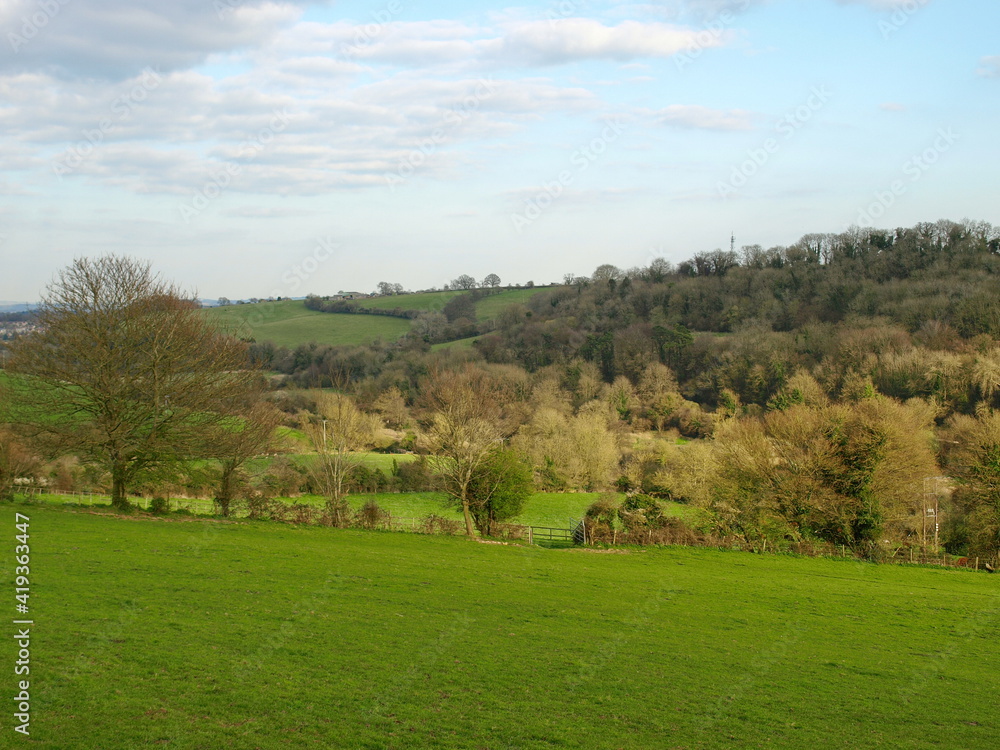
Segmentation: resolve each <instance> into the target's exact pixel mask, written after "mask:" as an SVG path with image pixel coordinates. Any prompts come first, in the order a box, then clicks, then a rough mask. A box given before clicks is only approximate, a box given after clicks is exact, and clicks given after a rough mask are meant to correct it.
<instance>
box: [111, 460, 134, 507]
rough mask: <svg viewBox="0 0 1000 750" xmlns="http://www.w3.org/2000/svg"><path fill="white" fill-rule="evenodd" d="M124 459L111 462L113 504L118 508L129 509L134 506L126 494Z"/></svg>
mask: <svg viewBox="0 0 1000 750" xmlns="http://www.w3.org/2000/svg"><path fill="white" fill-rule="evenodd" d="M125 476H126V471H125V465H124V461H122V460H116V461H113V462H112V464H111V506H112V507H113V508H115V509H117V510H128V509H129V508H131V507H132V505H131V503H129V501H128V497H127V496H126V494H125Z"/></svg>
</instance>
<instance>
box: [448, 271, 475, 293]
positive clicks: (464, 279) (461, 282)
mask: <svg viewBox="0 0 1000 750" xmlns="http://www.w3.org/2000/svg"><path fill="white" fill-rule="evenodd" d="M451 288H452V289H465V290H469V289H475V288H476V280H475V279H474V278H473V277H472V276H469V274H467V273H463V274H462V275H461V276H459V277H458V278H457V279H453V280H452V282H451Z"/></svg>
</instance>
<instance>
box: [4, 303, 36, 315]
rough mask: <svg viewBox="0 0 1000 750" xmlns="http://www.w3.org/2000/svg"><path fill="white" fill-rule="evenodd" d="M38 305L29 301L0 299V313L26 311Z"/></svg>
mask: <svg viewBox="0 0 1000 750" xmlns="http://www.w3.org/2000/svg"><path fill="white" fill-rule="evenodd" d="M36 307H38V305H37V304H31V303H29V302H5V301H0V313H15V312H27V311H28V310H33V309H35V308H36Z"/></svg>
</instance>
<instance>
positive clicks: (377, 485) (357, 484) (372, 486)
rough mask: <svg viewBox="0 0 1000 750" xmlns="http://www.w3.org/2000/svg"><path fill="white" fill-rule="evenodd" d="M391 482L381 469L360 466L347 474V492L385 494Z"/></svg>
mask: <svg viewBox="0 0 1000 750" xmlns="http://www.w3.org/2000/svg"><path fill="white" fill-rule="evenodd" d="M388 484H389V481H388V480H387V479H386V476H385V474H383V473H382V470H381V469H377V468H372V467H369V466H365V465H364V464H358V465H357V466H354V467H352V468H351V470H350V471H348V472H347V491H348V492H355V493H358V494H375V493H378V492H383V491H384V490H385V488H386V486H387V485H388Z"/></svg>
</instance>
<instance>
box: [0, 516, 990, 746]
mask: <svg viewBox="0 0 1000 750" xmlns="http://www.w3.org/2000/svg"><path fill="white" fill-rule="evenodd" d="M3 508H4V509H3V512H4V514H5V515H6V516H7V521H8V523H9V525H10V526H11V527H12V528H13V524H14V520H15V515H14V514H15V512H18V511H19V512H23V513H25V514H26V515H28V516H29V517H30V547H31V586H32V588H31V598H30V612H29V615H30V619H31V620H32V621H33V623H34V624H33V625H32V626H31V627H32V639H31V657H30V658H31V672H30V676H29V679H30V695H31V727H30V730H31V739H30V744H31V745H32V747H39V748H69V747H80V748H84V747H86V748H98V747H99V748H102V750H119V749H122V750H124V749H128V750H133V749H134V748H140V747H167V748H191V749H193V748H207V747H211V748H255V747H260V748H272V747H273V748H278V747H313V746H315V747H334V748H394V749H397V750H400V749H403V748H449V749H462V748H488V749H490V750H500V749H501V748H515V747H516V748H525V749H534V748H634V749H635V750H645V749H647V748H680V747H683V748H720V749H722V748H726V749H729V748H757V747H759V748H796V749H799V748H851V749H852V750H854V749H866V748H889V747H891V748H899V747H906V748H989V747H997V746H998V745H1000V719H998V714H997V710H996V706H997V704H996V696H997V693H998V688H1000V649H997V648H996V643H997V641H998V638H1000V582H998V580H997V577H996V576H989V575H986V574H982V573H980V574H975V573H971V572H965V571H953V570H930V569H918V568H906V567H902V566H875V565H869V564H864V563H856V562H846V561H837V560H829V559H805V558H792V557H781V556H757V555H752V554H747V553H735V552H720V551H715V550H707V549H684V548H664V549H649V550H633V551H630V552H628V553H625V554H595V553H593V552H590V551H580V550H547V549H540V548H537V547H524V546H516V545H513V546H503V545H495V544H478V543H475V542H473V541H470V540H467V539H463V538H457V537H446V536H434V537H431V536H423V535H418V534H399V533H385V532H383V533H379V532H362V531H353V530H337V529H328V528H318V527H293V526H288V525H284V524H275V523H259V522H247V521H243V522H235V523H234V522H220V521H214V520H205V519H171V520H160V519H147V518H135V517H130V518H125V519H120V518H117V517H114V516H110V515H108V514H106V513H92V512H88V511H85V510H82V509H81V510H69V509H60V508H54V507H40V506H11V505H6V506H3ZM13 553H14V545H13V543H11V544H9V545H4V546H3V551H2V552H0V559H2V563H3V569H4V570H5V571H6V572H7V583H8V586H12V585H13V584H12V575H13V569H14V560H13ZM3 642H4V646H3V650H4V652H3V654H2V656H0V658H3V659H4V660H5V663H7V664H10V665H13V664H14V662H15V660H16V659H17V658H18V656H17V649H18V648H19V646H18V645H17V644H16V643H15V641H14V639H13V638H6V639H3ZM14 679H15V678H14V675H13V674H10V675H9V676H8V679H7V692H8V693H9V694H10V695H14V694H15V692H14V691H15V685H14ZM10 722H11V717H8V723H7V726H6V731H7V732H8V733H12V730H11V726H10ZM17 741H18V742H19V743H21V744H23V742H24V741H25V740H23V739H22V738H20V737H18V738H17ZM12 742H14V740H8V744H10V743H12ZM11 746H13V745H11Z"/></svg>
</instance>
